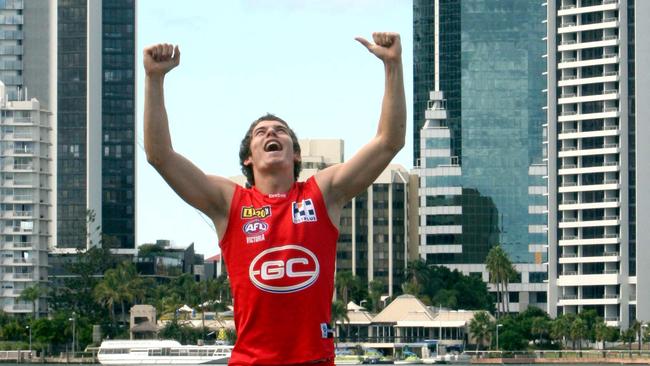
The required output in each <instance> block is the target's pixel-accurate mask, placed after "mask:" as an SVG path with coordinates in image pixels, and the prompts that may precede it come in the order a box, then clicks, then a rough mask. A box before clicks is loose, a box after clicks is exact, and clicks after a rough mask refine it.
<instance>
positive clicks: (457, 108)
mask: <svg viewBox="0 0 650 366" xmlns="http://www.w3.org/2000/svg"><path fill="white" fill-rule="evenodd" d="M413 16H414V47H413V48H414V77H415V81H414V105H413V111H414V144H413V145H414V152H413V154H414V158H415V164H416V167H418V168H419V172H420V257H421V258H423V259H425V260H426V261H427V263H429V264H436V265H445V266H447V267H450V268H452V269H458V270H460V271H462V272H464V273H466V274H475V275H479V276H481V277H482V278H483V279H484V280H485V281H487V280H488V274H487V272H486V270H485V257H486V255H487V253H488V252H489V250H490V248H491V247H493V246H494V245H497V244H500V245H501V246H502V247H503V249H504V250H505V251H506V252H507V253H508V255H509V256H510V259H511V260H512V262H513V263H514V264H515V266H516V269H517V271H518V272H519V274H520V275H521V278H520V279H518V280H516V281H514V282H515V283H514V284H512V285H511V287H510V288H509V292H510V302H511V305H510V310H511V311H518V310H524V309H525V308H526V307H527V306H528V305H529V304H534V305H536V306H539V307H544V308H545V307H546V285H545V284H544V283H543V281H544V280H545V267H544V264H543V263H544V262H545V261H546V197H545V196H544V194H545V185H546V182H545V180H544V176H545V174H546V169H545V164H544V161H543V155H542V146H543V139H542V127H543V124H544V123H545V115H544V110H543V107H544V95H543V94H542V90H543V89H545V77H544V75H543V73H544V71H545V68H546V67H545V59H544V58H542V56H543V54H544V42H543V38H544V36H545V35H546V30H545V25H544V24H543V23H542V21H543V20H544V19H545V8H544V7H542V6H540V3H539V1H536V0H485V1H462V0H415V1H414V5H413ZM423 126H424V128H422V127H423ZM493 290H494V289H493Z"/></svg>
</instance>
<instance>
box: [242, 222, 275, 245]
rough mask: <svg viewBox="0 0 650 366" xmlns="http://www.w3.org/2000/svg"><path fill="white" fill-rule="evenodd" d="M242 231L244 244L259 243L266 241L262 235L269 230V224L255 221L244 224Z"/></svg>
mask: <svg viewBox="0 0 650 366" xmlns="http://www.w3.org/2000/svg"><path fill="white" fill-rule="evenodd" d="M242 230H243V231H244V234H246V243H248V244H253V243H259V242H261V241H263V240H264V239H266V238H265V236H264V233H265V232H266V231H267V230H269V224H267V223H266V222H264V221H262V220H260V219H255V220H251V221H248V222H246V223H245V224H244V226H242Z"/></svg>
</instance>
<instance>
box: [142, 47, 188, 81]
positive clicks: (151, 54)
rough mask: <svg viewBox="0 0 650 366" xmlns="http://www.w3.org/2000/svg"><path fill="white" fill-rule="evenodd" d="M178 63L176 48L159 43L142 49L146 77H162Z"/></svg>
mask: <svg viewBox="0 0 650 366" xmlns="http://www.w3.org/2000/svg"><path fill="white" fill-rule="evenodd" d="M180 62H181V51H180V50H179V49H178V46H173V45H171V44H168V43H160V44H156V45H153V46H149V47H147V48H145V49H144V71H145V73H146V74H147V76H164V75H165V74H166V73H168V72H169V71H170V70H171V69H173V68H174V67H176V66H178V64H179V63H180Z"/></svg>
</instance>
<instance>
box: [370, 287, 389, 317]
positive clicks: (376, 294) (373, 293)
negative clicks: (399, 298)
mask: <svg viewBox="0 0 650 366" xmlns="http://www.w3.org/2000/svg"><path fill="white" fill-rule="evenodd" d="M385 288H386V285H385V284H384V283H383V282H382V281H380V280H372V281H370V282H369V283H368V290H369V291H368V296H369V298H370V302H371V303H372V311H373V312H375V313H377V312H379V310H380V302H381V296H382V295H383V294H384V290H385Z"/></svg>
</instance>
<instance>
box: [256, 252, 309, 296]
mask: <svg viewBox="0 0 650 366" xmlns="http://www.w3.org/2000/svg"><path fill="white" fill-rule="evenodd" d="M319 273H320V266H319V264H318V259H317V258H316V255H315V254H314V253H313V252H312V251H311V250H309V249H307V248H305V247H302V246H300V245H294V244H291V245H284V246H281V247H275V248H269V249H266V250H264V251H262V252H261V253H260V254H258V255H257V256H256V257H255V258H254V259H253V261H251V264H250V266H249V267H248V276H249V278H250V280H251V282H252V283H253V285H255V287H257V288H258V289H260V290H262V291H265V292H271V293H276V294H286V293H292V292H298V291H301V290H304V289H306V288H308V287H309V286H311V285H313V284H314V282H316V280H317V279H318V275H319Z"/></svg>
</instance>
